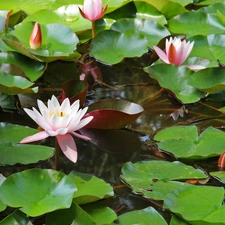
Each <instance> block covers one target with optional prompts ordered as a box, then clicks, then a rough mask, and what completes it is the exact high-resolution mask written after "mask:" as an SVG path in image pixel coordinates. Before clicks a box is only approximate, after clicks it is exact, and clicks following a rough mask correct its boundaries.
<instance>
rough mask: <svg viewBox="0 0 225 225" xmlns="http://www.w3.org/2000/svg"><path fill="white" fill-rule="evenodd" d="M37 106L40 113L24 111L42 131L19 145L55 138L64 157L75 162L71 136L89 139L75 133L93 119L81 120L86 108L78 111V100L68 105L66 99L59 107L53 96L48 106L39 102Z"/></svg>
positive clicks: (74, 150) (75, 153)
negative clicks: (50, 137)
mask: <svg viewBox="0 0 225 225" xmlns="http://www.w3.org/2000/svg"><path fill="white" fill-rule="evenodd" d="M37 104H38V107H39V110H40V112H38V111H37V110H36V109H35V108H33V110H30V109H24V110H25V112H26V113H27V114H28V115H29V116H30V117H31V118H32V119H33V120H34V121H35V122H36V123H37V124H38V125H39V126H40V127H42V129H43V131H40V132H39V133H37V134H34V135H32V136H28V137H25V138H24V139H23V140H21V141H20V143H22V144H24V143H29V142H33V141H39V140H42V139H45V138H47V137H49V136H55V137H56V138H57V141H58V143H59V146H60V148H61V150H62V151H63V153H64V154H65V156H66V157H67V158H68V159H70V160H71V161H72V162H76V161H77V147H76V144H75V141H74V139H73V137H72V136H71V135H73V136H75V137H78V138H82V139H84V140H90V138H89V137H86V136H83V135H81V134H78V133H76V132H75V131H77V130H79V129H81V128H82V127H84V126H85V125H86V124H88V123H89V122H90V121H91V120H92V119H93V116H89V117H86V118H85V119H82V117H83V116H84V114H85V113H86V111H87V109H88V108H87V107H86V108H84V109H79V106H80V103H79V100H77V101H75V102H74V103H73V104H72V105H70V101H69V99H68V98H66V99H65V100H64V101H63V102H62V104H61V105H60V104H59V102H58V100H57V98H56V97H55V96H54V95H53V96H52V98H51V100H48V106H46V105H45V104H44V103H43V102H42V101H40V100H38V101H37Z"/></svg>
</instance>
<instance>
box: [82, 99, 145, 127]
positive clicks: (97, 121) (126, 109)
mask: <svg viewBox="0 0 225 225" xmlns="http://www.w3.org/2000/svg"><path fill="white" fill-rule="evenodd" d="M143 110H144V109H143V108H142V106H141V105H138V104H136V103H133V102H129V101H126V100H122V99H104V100H101V101H97V102H95V103H93V104H91V105H89V108H88V113H87V114H86V115H85V117H87V116H93V117H94V118H93V119H92V120H91V122H90V123H88V124H87V125H86V126H85V128H94V129H106V130H108V129H121V128H124V127H125V126H127V125H128V124H130V123H131V122H133V121H134V120H136V119H137V118H138V117H139V116H140V115H141V113H142V112H143Z"/></svg>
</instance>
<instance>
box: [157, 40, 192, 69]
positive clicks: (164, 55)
mask: <svg viewBox="0 0 225 225" xmlns="http://www.w3.org/2000/svg"><path fill="white" fill-rule="evenodd" d="M193 46H194V41H193V42H191V43H190V41H188V42H186V40H183V41H181V39H180V38H176V37H175V38H174V39H173V38H172V37H171V38H170V39H169V40H168V39H166V49H165V51H162V50H161V49H160V48H159V47H157V46H154V47H153V48H154V50H155V52H156V53H157V55H158V56H159V58H160V59H161V60H163V61H164V62H165V63H167V64H174V65H177V66H180V65H181V64H182V63H183V62H184V61H185V60H186V59H187V57H188V56H189V54H190V52H191V50H192V48H193Z"/></svg>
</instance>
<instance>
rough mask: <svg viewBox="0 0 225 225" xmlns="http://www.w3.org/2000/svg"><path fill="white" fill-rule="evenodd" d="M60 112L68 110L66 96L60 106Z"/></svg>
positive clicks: (68, 104) (68, 103)
mask: <svg viewBox="0 0 225 225" xmlns="http://www.w3.org/2000/svg"><path fill="white" fill-rule="evenodd" d="M60 110H61V112H67V111H69V110H70V100H69V99H68V98H66V99H64V101H63V102H62V104H61V107H60Z"/></svg>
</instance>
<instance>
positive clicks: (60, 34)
mask: <svg viewBox="0 0 225 225" xmlns="http://www.w3.org/2000/svg"><path fill="white" fill-rule="evenodd" d="M32 29H33V23H32V22H22V23H20V24H18V25H16V26H15V29H14V30H12V31H10V32H8V33H7V34H6V35H5V36H4V37H3V38H2V39H3V41H4V42H5V43H6V44H7V45H8V46H9V47H10V48H12V49H14V50H15V51H17V52H19V53H21V54H24V55H26V56H28V57H30V58H32V59H35V60H39V61H44V62H51V61H54V60H58V59H66V58H70V57H71V55H72V56H73V57H79V56H80V55H79V54H78V53H74V50H76V45H77V44H78V42H79V40H78V38H77V36H76V34H75V33H74V32H73V30H71V29H70V28H69V27H68V26H66V25H64V24H56V23H55V24H46V25H45V24H41V32H42V46H41V48H40V49H38V50H33V49H30V46H29V39H30V35H31V32H32Z"/></svg>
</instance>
